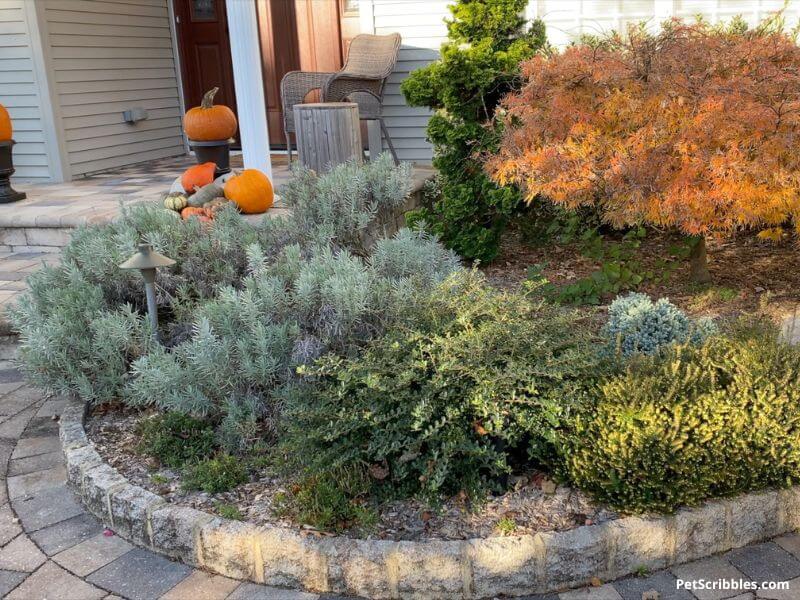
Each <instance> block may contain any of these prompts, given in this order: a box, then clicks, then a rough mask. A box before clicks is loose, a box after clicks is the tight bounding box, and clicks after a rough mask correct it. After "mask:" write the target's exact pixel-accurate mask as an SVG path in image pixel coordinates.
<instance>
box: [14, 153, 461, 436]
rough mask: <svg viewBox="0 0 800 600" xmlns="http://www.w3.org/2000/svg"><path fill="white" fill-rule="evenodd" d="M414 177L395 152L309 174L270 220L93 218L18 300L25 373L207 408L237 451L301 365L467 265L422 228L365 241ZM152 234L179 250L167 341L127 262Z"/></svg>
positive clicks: (137, 211) (351, 343)
mask: <svg viewBox="0 0 800 600" xmlns="http://www.w3.org/2000/svg"><path fill="white" fill-rule="evenodd" d="M409 186H410V177H409V172H408V167H395V166H394V165H393V164H392V163H391V161H390V160H389V159H388V158H387V157H384V158H382V159H381V160H379V161H376V162H373V163H369V164H367V165H364V166H357V165H352V164H350V165H341V166H340V167H338V168H336V169H334V170H333V171H331V172H330V173H328V174H324V175H320V176H317V175H316V174H314V173H311V172H309V171H303V170H300V171H298V172H297V173H296V174H295V177H294V179H293V180H292V182H291V183H290V184H289V185H288V186H286V188H284V189H283V190H282V191H283V194H284V198H285V199H286V201H287V204H289V205H290V206H291V207H292V212H291V213H290V214H289V215H287V216H284V217H279V218H265V219H264V220H263V221H262V222H261V223H259V224H252V223H250V222H249V221H247V220H245V219H243V218H242V217H241V216H240V215H239V214H238V213H236V211H235V210H233V209H232V208H228V209H225V210H223V211H221V212H220V213H218V215H217V216H216V217H215V220H214V222H213V223H212V224H210V225H204V224H202V223H200V222H198V221H197V220H195V219H189V220H188V221H182V220H181V219H180V218H179V217H178V216H177V215H176V214H175V213H173V212H172V211H167V210H165V209H164V208H163V207H162V206H161V205H160V203H150V204H146V205H140V206H135V207H132V208H129V209H128V208H126V209H124V210H123V213H122V215H121V217H120V218H119V219H118V220H116V221H114V222H113V223H109V224H104V225H100V226H90V227H86V228H83V229H81V230H79V231H78V232H77V233H76V234H75V235H74V237H73V240H72V242H71V243H70V245H69V246H68V247H67V248H66V249H65V252H64V256H63V261H62V264H61V265H59V266H57V267H51V268H46V269H43V270H42V271H40V272H39V273H37V274H35V275H34V276H33V277H32V279H31V285H30V291H29V292H28V293H27V294H26V295H25V296H24V297H23V299H22V301H21V302H20V304H19V306H18V307H17V308H16V309H15V310H14V312H13V316H12V318H13V320H14V323H15V325H16V327H17V329H18V330H20V331H21V333H22V347H21V356H22V359H23V361H24V365H25V369H26V371H27V372H28V374H29V376H31V377H32V378H33V380H34V381H36V382H37V383H39V384H40V385H42V386H44V387H47V388H50V389H54V390H58V391H61V392H75V393H78V394H81V395H82V396H83V397H84V398H86V399H88V400H91V401H93V402H103V401H107V400H111V399H122V400H124V401H125V402H127V403H129V404H131V405H135V406H144V405H155V406H158V407H160V408H162V409H164V410H176V411H180V412H184V413H191V414H194V415H197V416H206V417H208V418H209V419H211V420H213V421H214V422H215V423H216V424H217V428H218V433H219V436H220V440H221V441H222V442H224V444H225V446H226V448H229V449H231V450H233V449H236V448H241V447H242V445H245V444H248V443H250V442H251V441H252V438H253V436H255V435H256V433H255V431H256V429H257V427H256V423H257V422H259V420H260V422H259V423H260V424H259V425H258V427H261V429H260V430H261V431H264V429H263V427H264V420H265V419H269V418H270V417H271V415H274V414H276V412H277V407H278V406H279V400H278V399H277V398H278V394H279V393H280V391H281V389H282V388H283V387H284V386H286V385H288V384H291V382H292V380H293V377H294V373H295V370H296V368H297V367H298V366H299V365H301V364H305V363H308V362H310V361H313V360H314V359H316V358H317V357H319V356H320V355H321V354H322V353H324V352H326V351H329V350H334V351H337V352H342V353H345V354H350V353H353V352H356V351H357V350H358V348H359V347H360V345H361V344H363V343H364V342H366V341H368V340H370V339H372V338H373V337H374V336H376V335H379V334H380V333H381V332H383V331H384V330H385V329H386V328H387V327H388V326H390V325H391V324H393V323H397V322H398V321H400V320H402V319H404V318H408V317H409V315H410V314H411V313H412V312H413V309H414V306H415V304H416V303H417V302H419V301H420V299H421V298H424V297H425V295H426V294H427V292H428V290H430V289H431V288H432V287H433V286H435V285H436V284H437V283H438V282H440V281H442V280H443V279H444V278H445V277H446V276H447V275H448V274H449V273H451V272H452V271H453V270H455V269H458V268H459V264H458V260H457V259H456V257H455V256H454V255H453V254H452V253H451V252H450V251H448V250H445V249H444V248H443V247H442V246H441V245H440V244H439V243H438V241H437V240H436V239H434V238H432V237H430V236H427V235H426V234H424V233H412V232H409V231H401V232H400V233H399V234H397V236H395V238H393V239H390V240H386V239H383V240H378V241H377V243H376V245H375V247H374V249H373V253H372V255H371V256H370V254H369V253H368V252H367V251H366V250H365V247H364V245H363V244H362V234H363V233H364V231H365V230H366V229H367V228H369V227H370V226H371V225H372V223H373V220H374V219H375V218H376V216H377V215H379V214H380V213H381V211H384V210H387V209H391V208H393V207H396V206H398V205H400V204H402V203H403V202H404V201H405V199H406V197H407V194H408V191H409ZM140 240H144V241H147V242H149V243H151V244H152V245H153V246H154V248H155V249H156V250H157V251H159V252H161V253H163V254H166V255H167V256H170V257H171V258H173V259H175V260H176V265H175V266H174V267H172V268H169V269H161V270H159V272H158V276H157V280H156V286H157V290H158V302H159V309H160V313H161V317H162V321H161V324H162V328H161V329H162V331H161V341H162V342H163V345H161V344H156V343H155V342H154V339H153V336H152V332H150V331H149V329H148V326H147V323H146V319H144V318H143V315H144V314H145V313H144V311H145V308H144V307H145V302H144V293H143V291H144V290H143V286H142V282H141V277H140V275H139V274H138V273H131V272H127V271H121V270H120V269H119V267H118V265H119V264H120V263H122V262H123V261H124V260H125V259H127V258H128V257H129V256H130V255H131V254H133V252H134V251H135V248H136V244H137V243H138V242H139V241H140Z"/></svg>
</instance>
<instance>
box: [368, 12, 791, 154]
mask: <svg viewBox="0 0 800 600" xmlns="http://www.w3.org/2000/svg"><path fill="white" fill-rule="evenodd" d="M448 4H450V1H449V0H360V2H359V6H360V10H361V18H362V30H363V31H364V32H368V33H373V32H374V33H378V34H386V33H391V32H395V31H396V32H398V33H400V35H401V36H402V37H403V45H402V48H401V50H400V56H399V60H398V62H397V67H396V68H395V72H394V73H393V74H392V75H391V77H390V79H389V84H388V86H387V89H386V95H385V99H384V115H385V117H386V123H387V126H388V128H389V133H390V135H391V136H392V141H393V142H394V145H395V147H396V148H397V151H398V154H399V156H400V158H401V159H403V160H410V161H417V162H429V161H430V160H431V156H432V149H431V146H430V144H429V143H428V142H427V141H426V140H425V126H426V124H427V121H428V118H429V117H430V112H429V111H427V110H425V109H421V108H412V107H410V106H407V105H406V103H405V101H404V98H403V95H402V94H401V93H400V82H401V81H403V79H405V78H406V77H407V76H408V73H409V72H410V71H413V70H414V69H416V68H419V67H420V66H423V65H425V64H427V63H428V62H430V61H432V60H435V59H436V58H437V57H438V55H439V53H438V49H439V46H440V45H441V44H442V42H444V41H445V40H446V39H447V29H446V27H445V24H444V19H445V18H446V17H448V16H450V12H449V11H448V10H447V5H448ZM782 7H783V0H531V1H530V3H529V5H528V8H527V10H526V16H528V17H529V18H530V19H533V18H537V17H539V18H541V19H542V20H544V22H545V24H546V26H547V37H548V39H549V40H550V42H551V43H552V44H554V45H555V46H559V47H563V46H566V45H568V44H569V43H571V42H573V41H575V40H576V39H578V37H579V36H580V35H581V34H584V33H595V34H599V33H602V32H604V31H608V30H612V29H617V30H624V29H625V27H626V26H627V24H628V23H638V22H640V21H648V22H650V23H651V24H653V25H654V26H655V25H657V24H658V23H660V22H661V21H663V20H664V19H666V18H669V17H671V16H678V17H683V18H687V19H691V18H693V17H695V16H696V15H703V16H704V17H705V18H707V19H709V20H710V21H712V22H717V21H719V20H727V19H730V18H731V17H733V16H734V15H742V16H743V17H744V18H745V19H746V20H747V21H748V22H750V23H751V24H755V23H757V22H759V21H760V20H761V19H763V18H764V17H765V16H767V15H768V14H769V13H771V12H773V11H775V10H779V9H780V8H782ZM786 16H787V19H788V20H789V22H790V25H794V24H796V23H797V21H798V18H800V0H792V1H791V2H789V6H788V8H787V11H786Z"/></svg>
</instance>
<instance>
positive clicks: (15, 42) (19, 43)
mask: <svg viewBox="0 0 800 600" xmlns="http://www.w3.org/2000/svg"><path fill="white" fill-rule="evenodd" d="M26 1H27V0H0V104H2V105H4V106H5V107H6V108H7V109H8V112H9V114H10V115H11V121H12V125H13V127H14V139H15V140H16V142H17V145H16V146H14V166H15V167H16V171H17V172H16V174H15V175H14V179H15V180H18V181H33V182H43V181H50V180H51V179H52V176H51V170H50V168H49V165H48V162H49V160H48V151H47V147H46V136H45V125H44V118H43V114H42V95H41V93H40V86H39V83H40V82H39V81H38V73H37V69H36V66H35V62H34V48H33V44H32V39H33V38H32V35H31V27H33V26H35V23H30V22H29V16H28V11H26V9H25V5H24V3H25V2H26Z"/></svg>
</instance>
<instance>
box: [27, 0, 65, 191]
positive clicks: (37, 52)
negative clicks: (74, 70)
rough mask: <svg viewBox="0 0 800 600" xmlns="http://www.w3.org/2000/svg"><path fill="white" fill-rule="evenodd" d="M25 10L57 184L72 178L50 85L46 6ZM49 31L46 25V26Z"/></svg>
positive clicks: (31, 5)
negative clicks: (42, 26) (44, 13)
mask: <svg viewBox="0 0 800 600" xmlns="http://www.w3.org/2000/svg"><path fill="white" fill-rule="evenodd" d="M22 4H23V6H24V10H25V20H26V21H27V24H28V37H29V39H30V45H31V56H32V58H33V71H34V74H35V76H36V86H37V88H38V90H39V105H40V106H39V110H40V114H41V116H42V134H43V135H44V147H45V152H46V153H47V162H48V166H49V168H50V173H51V179H52V181H53V182H56V183H60V182H62V181H70V180H71V179H72V176H71V174H70V170H69V164H68V162H67V149H66V145H65V143H64V139H63V135H62V128H61V113H60V111H59V109H58V103H57V102H56V99H55V93H54V91H53V88H52V86H51V85H50V80H49V77H48V76H49V75H50V74H52V73H53V71H52V69H50V68H49V65H50V61H49V52H48V50H49V48H48V46H47V45H46V44H45V43H44V42H45V40H46V39H47V30H46V29H45V31H44V35H43V34H42V30H41V27H40V24H44V18H43V15H42V14H41V13H42V11H43V10H44V6H43V5H42V3H41V2H33V1H27V0H26V1H25V2H23V3H22ZM45 27H46V25H45Z"/></svg>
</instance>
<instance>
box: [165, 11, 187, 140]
mask: <svg viewBox="0 0 800 600" xmlns="http://www.w3.org/2000/svg"><path fill="white" fill-rule="evenodd" d="M167 8H168V10H169V32H170V35H171V36H172V56H173V60H174V64H175V81H177V82H178V105H179V106H180V107H181V114H183V115H185V114H186V99H185V98H184V96H183V73H182V72H181V49H180V47H179V46H178V28H177V27H176V26H175V0H167ZM181 124H183V119H181ZM181 131H182V129H181ZM182 135H183V147H184V149H185V150H186V153H187V154H189V152H190V151H191V149H190V148H189V138H187V137H186V133H185V132H184V133H182Z"/></svg>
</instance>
